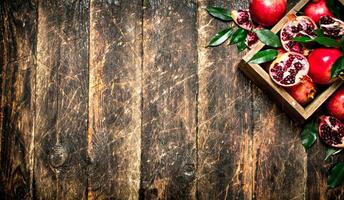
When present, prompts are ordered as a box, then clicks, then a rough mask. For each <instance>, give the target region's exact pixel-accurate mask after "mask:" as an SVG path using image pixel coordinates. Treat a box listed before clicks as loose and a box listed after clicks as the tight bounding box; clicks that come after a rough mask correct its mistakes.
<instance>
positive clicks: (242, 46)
mask: <svg viewBox="0 0 344 200" xmlns="http://www.w3.org/2000/svg"><path fill="white" fill-rule="evenodd" d="M246 47H247V46H246V44H245V41H241V42H239V43H238V44H237V48H238V51H239V52H242V51H243V50H245V49H246Z"/></svg>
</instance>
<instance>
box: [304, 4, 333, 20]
mask: <svg viewBox="0 0 344 200" xmlns="http://www.w3.org/2000/svg"><path fill="white" fill-rule="evenodd" d="M304 13H305V15H306V16H308V17H310V18H311V19H313V21H314V22H315V23H319V20H320V17H321V16H333V15H332V14H331V12H330V10H329V9H328V8H327V6H326V0H314V1H311V2H310V3H309V4H308V5H307V6H306V8H305V9H304Z"/></svg>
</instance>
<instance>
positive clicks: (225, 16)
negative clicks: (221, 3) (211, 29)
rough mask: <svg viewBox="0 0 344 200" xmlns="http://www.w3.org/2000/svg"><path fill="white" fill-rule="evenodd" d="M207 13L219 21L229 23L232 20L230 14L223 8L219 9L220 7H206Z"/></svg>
mask: <svg viewBox="0 0 344 200" xmlns="http://www.w3.org/2000/svg"><path fill="white" fill-rule="evenodd" d="M207 11H208V13H209V14H210V15H211V16H213V17H215V18H217V19H220V20H223V21H231V20H233V19H232V17H231V13H230V11H229V10H227V9H225V8H221V7H208V8H207Z"/></svg>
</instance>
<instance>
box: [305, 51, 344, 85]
mask: <svg viewBox="0 0 344 200" xmlns="http://www.w3.org/2000/svg"><path fill="white" fill-rule="evenodd" d="M341 55H342V52H340V51H339V50H338V49H335V48H317V49H315V50H314V51H312V52H311V53H310V54H309V56H308V62H309V76H310V77H311V78H312V79H313V81H314V83H317V84H321V85H327V84H330V83H332V82H333V81H334V80H335V79H333V78H331V68H332V65H333V63H334V62H336V60H337V59H338V58H339V57H340V56H341Z"/></svg>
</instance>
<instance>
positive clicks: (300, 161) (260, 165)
mask: <svg viewBox="0 0 344 200" xmlns="http://www.w3.org/2000/svg"><path fill="white" fill-rule="evenodd" d="M297 2H299V1H296V0H295V1H288V9H291V8H292V7H293V6H294V5H295V4H296V3H297ZM252 92H253V142H252V144H253V147H252V157H253V160H254V168H255V171H254V184H253V188H254V194H253V195H254V196H253V197H254V198H256V199H304V198H305V195H306V193H307V190H306V184H307V183H306V182H307V181H306V177H307V154H306V152H305V150H304V148H303V146H302V145H301V142H300V132H301V129H300V124H297V123H293V122H292V121H291V119H290V118H288V117H287V116H286V114H285V113H284V112H283V111H282V110H281V109H279V108H277V106H276V104H275V103H274V102H273V101H271V100H270V99H269V98H268V95H267V94H264V93H263V92H262V91H261V90H259V89H257V88H256V87H254V89H253V91H252Z"/></svg>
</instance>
